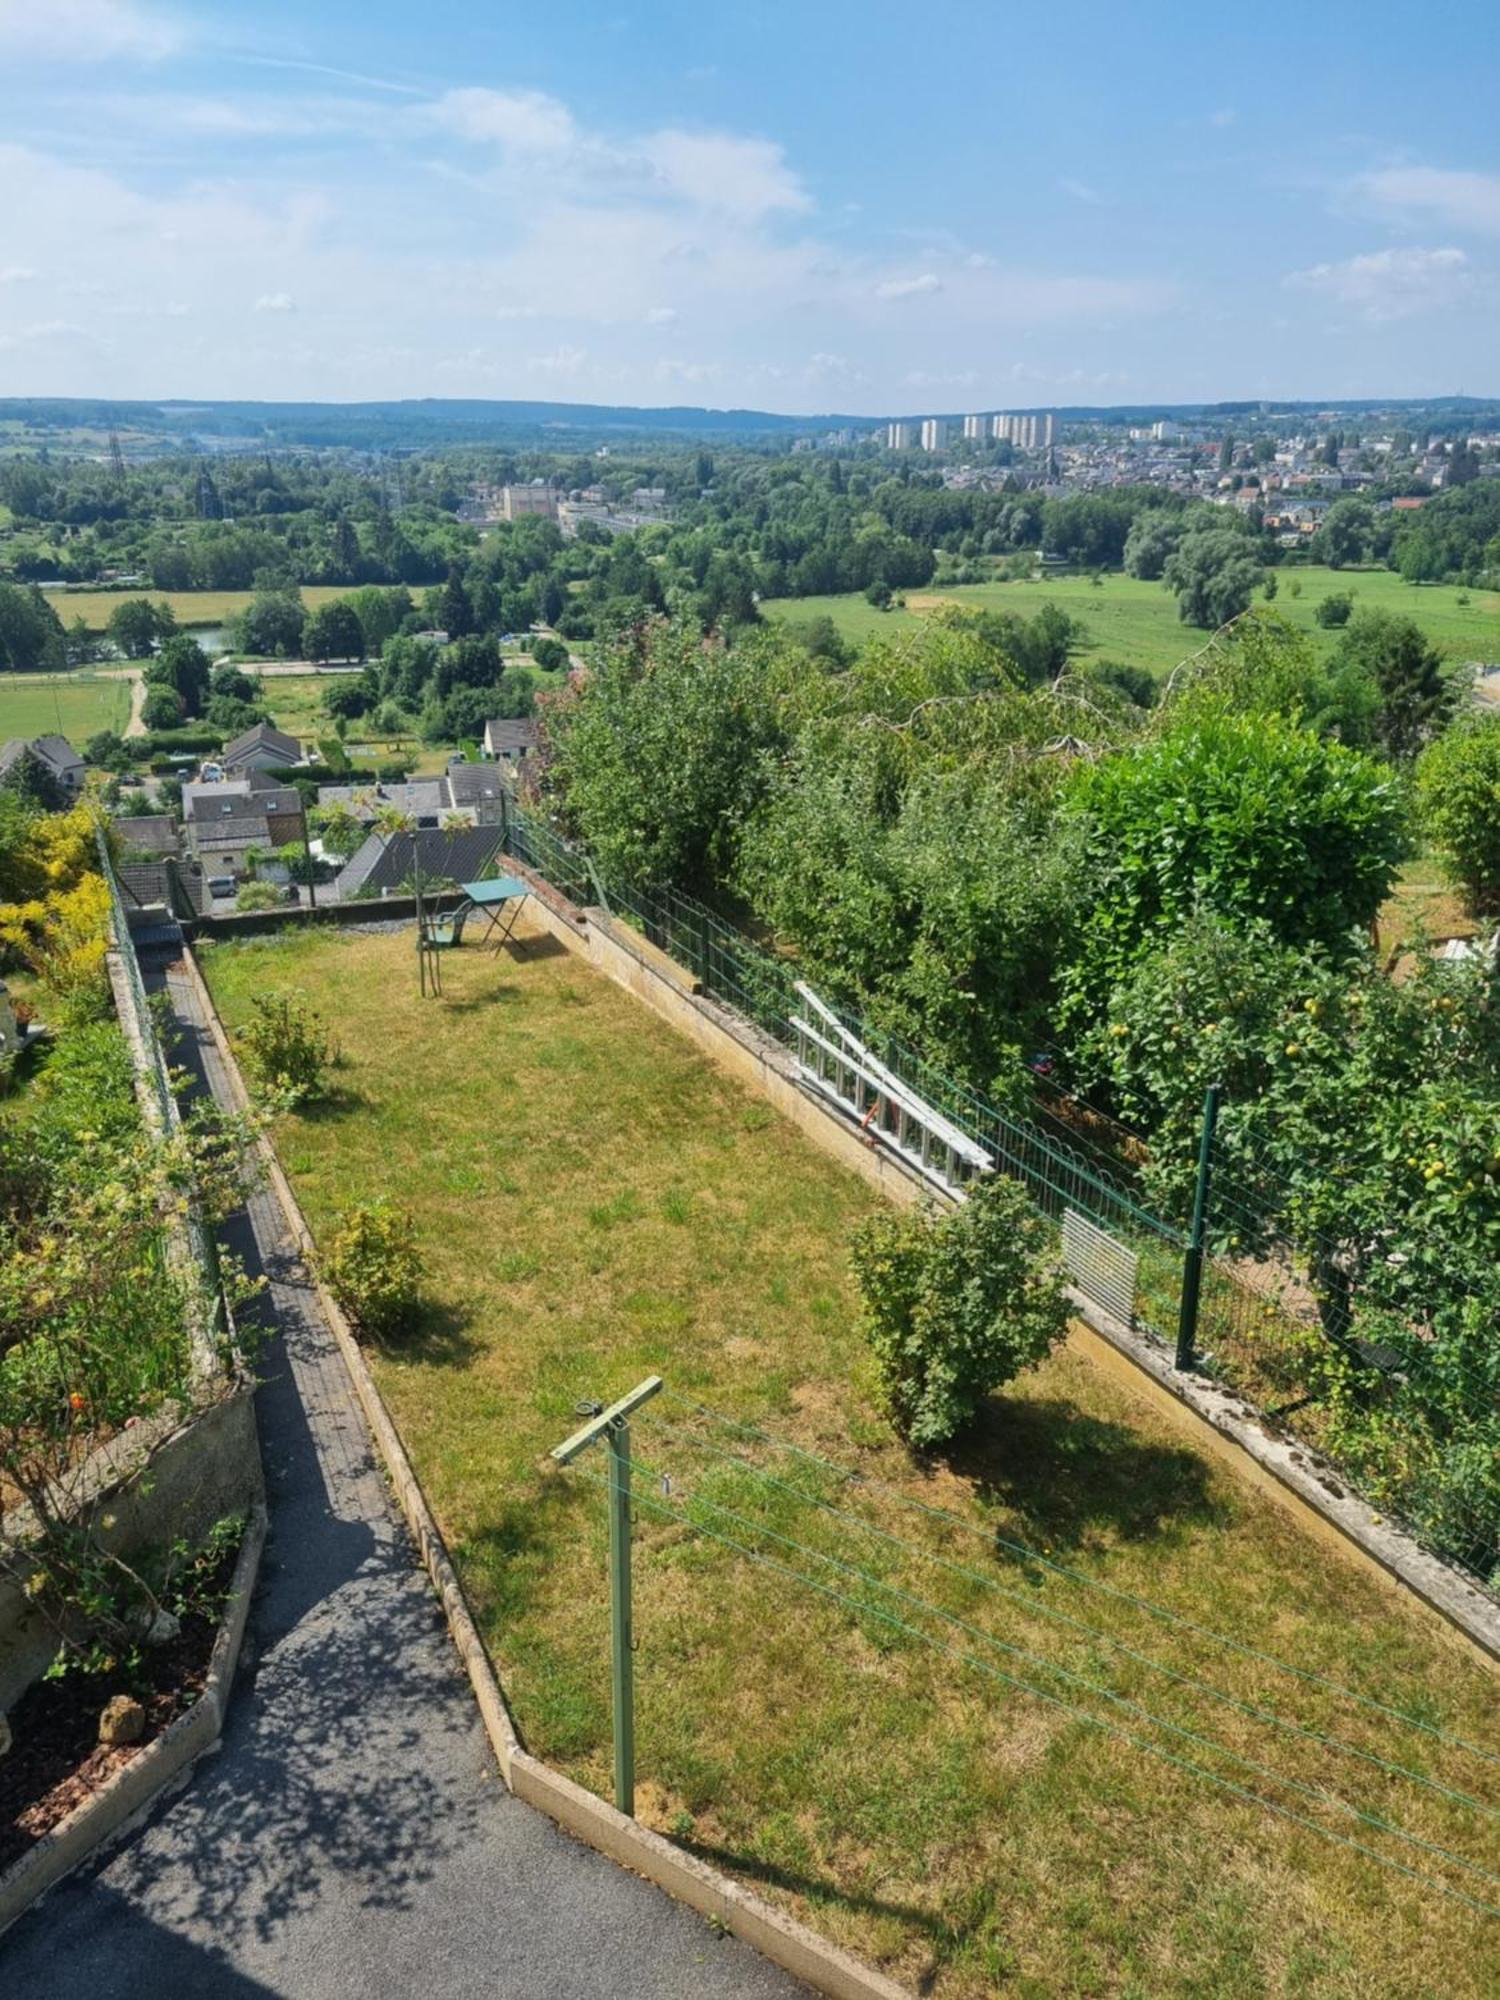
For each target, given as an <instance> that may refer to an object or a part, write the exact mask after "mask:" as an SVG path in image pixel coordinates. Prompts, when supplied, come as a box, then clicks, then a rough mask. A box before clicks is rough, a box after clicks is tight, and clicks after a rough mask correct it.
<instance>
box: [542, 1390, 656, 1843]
mask: <svg viewBox="0 0 1500 2000" xmlns="http://www.w3.org/2000/svg"><path fill="white" fill-rule="evenodd" d="M661 1386H662V1379H661V1377H660V1375H648V1376H647V1377H646V1379H645V1381H644V1382H640V1383H637V1385H636V1386H635V1388H633V1389H632V1390H631V1391H630V1393H629V1395H628V1396H622V1397H621V1398H620V1400H619V1401H618V1402H617V1403H611V1404H610V1406H609V1408H608V1409H607V1410H601V1409H600V1407H599V1405H598V1404H597V1403H587V1404H580V1405H579V1415H580V1416H582V1415H584V1414H587V1416H588V1422H587V1423H585V1425H584V1426H583V1428H582V1430H577V1431H574V1433H573V1435H572V1436H571V1437H570V1438H564V1440H563V1442H562V1443H561V1444H560V1445H556V1446H554V1447H553V1452H552V1456H553V1458H555V1459H556V1461H557V1463H558V1464H559V1465H571V1464H572V1463H573V1461H574V1459H575V1458H577V1457H578V1455H579V1453H580V1452H583V1451H587V1450H588V1448H589V1446H590V1445H591V1444H597V1443H598V1441H599V1440H600V1439H601V1438H603V1439H604V1441H605V1443H606V1444H607V1446H608V1447H609V1609H610V1620H609V1623H610V1639H611V1651H612V1655H613V1668H614V1672H613V1681H614V1688H613V1693H614V1710H615V1716H614V1720H615V1804H616V1805H617V1806H618V1807H619V1809H620V1811H621V1812H622V1813H624V1814H625V1816H626V1818H627V1819H633V1818H634V1817H635V1653H634V1635H633V1633H632V1631H631V1614H630V1418H631V1416H632V1414H633V1413H634V1412H635V1411H636V1410H638V1409H639V1408H640V1407H641V1405H642V1403H649V1402H650V1400H651V1398H652V1397H653V1396H654V1395H656V1393H657V1392H658V1390H659V1389H660V1388H661Z"/></svg>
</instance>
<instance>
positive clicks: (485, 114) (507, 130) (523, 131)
mask: <svg viewBox="0 0 1500 2000" xmlns="http://www.w3.org/2000/svg"><path fill="white" fill-rule="evenodd" d="M428 113H429V115H430V116H431V117H432V118H434V119H436V120H437V122H438V123H439V124H440V125H444V126H446V127H447V128H448V130H449V131H451V132H456V133H457V134H458V136H459V137H460V138H461V139H471V140H474V141H475V142H476V143H479V144H488V145H495V146H502V147H504V148H506V149H507V150H508V151H512V152H517V153H566V152H569V151H570V150H571V149H572V148H573V147H574V146H575V145H576V144H577V143H578V128H577V126H576V125H575V124H574V122H573V114H572V112H570V111H569V109H568V107H567V106H566V105H565V104H563V103H560V102H559V100H558V99H557V98H555V97H549V96H548V95H547V93H546V92H545V91H542V90H481V89H472V90H450V91H448V92H447V93H446V94H445V95H444V96H442V97H440V98H438V99H437V101H436V103H434V104H433V105H431V106H430V107H428Z"/></svg>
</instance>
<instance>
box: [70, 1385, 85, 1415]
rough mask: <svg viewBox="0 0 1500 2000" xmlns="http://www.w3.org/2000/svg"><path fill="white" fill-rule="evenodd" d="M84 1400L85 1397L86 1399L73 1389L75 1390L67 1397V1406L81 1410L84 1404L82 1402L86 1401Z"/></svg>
mask: <svg viewBox="0 0 1500 2000" xmlns="http://www.w3.org/2000/svg"><path fill="white" fill-rule="evenodd" d="M86 1400H87V1399H86V1398H85V1397H83V1396H81V1395H80V1394H79V1393H78V1391H77V1390H76V1389H75V1390H74V1391H73V1393H72V1395H71V1396H69V1398H68V1408H69V1409H70V1410H81V1409H82V1408H83V1406H84V1403H85V1401H86Z"/></svg>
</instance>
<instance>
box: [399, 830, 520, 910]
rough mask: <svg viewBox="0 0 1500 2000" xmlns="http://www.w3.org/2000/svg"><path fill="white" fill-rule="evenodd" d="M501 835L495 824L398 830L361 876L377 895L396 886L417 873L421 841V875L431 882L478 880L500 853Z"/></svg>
mask: <svg viewBox="0 0 1500 2000" xmlns="http://www.w3.org/2000/svg"><path fill="white" fill-rule="evenodd" d="M503 837H504V836H503V835H502V833H501V831H500V828H499V827H498V826H465V827H458V828H456V829H454V830H453V831H451V832H449V831H445V830H444V829H443V828H441V827H438V828H435V829H432V830H431V831H428V832H424V833H416V834H411V833H398V834H396V835H394V836H393V838H392V839H391V840H390V841H389V842H388V844H387V846H386V848H385V851H384V852H383V853H382V854H381V855H380V857H379V859H378V860H377V861H376V863H375V866H374V867H373V868H372V869H371V870H370V872H369V874H368V875H367V876H366V877H365V878H364V879H365V881H366V883H367V884H368V885H369V887H370V888H372V889H373V890H374V891H375V893H376V894H377V895H378V894H379V893H380V891H381V890H382V889H399V888H400V887H401V886H402V884H403V883H405V882H407V881H408V880H409V879H410V878H411V877H412V876H413V875H414V874H415V873H416V856H417V844H418V843H419V842H420V852H421V858H422V874H423V876H424V878H426V879H427V880H429V881H431V882H432V883H433V884H434V885H435V884H437V883H438V882H441V881H449V882H477V881H478V880H479V878H480V876H481V875H483V873H484V871H485V869H486V868H487V867H488V866H489V864H490V863H491V862H492V861H493V860H494V858H495V856H496V855H497V854H498V853H499V851H500V842H501V840H502V838H503Z"/></svg>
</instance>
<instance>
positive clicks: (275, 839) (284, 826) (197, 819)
mask: <svg viewBox="0 0 1500 2000" xmlns="http://www.w3.org/2000/svg"><path fill="white" fill-rule="evenodd" d="M182 810H183V818H184V828H185V832H186V834H187V843H188V849H189V852H190V853H192V854H193V855H195V856H196V857H197V858H198V860H200V861H201V862H202V864H203V867H204V871H205V873H207V874H209V875H242V874H244V873H245V859H246V856H247V855H248V854H249V853H250V852H251V851H252V850H254V851H255V852H257V853H260V854H269V853H271V852H272V851H273V850H274V849H276V848H279V847H286V846H289V845H294V844H298V843H300V842H302V841H303V840H305V839H306V837H307V819H306V815H305V814H304V813H303V810H302V794H301V793H300V792H299V791H298V790H297V788H296V786H295V785H264V784H256V783H254V782H253V781H252V780H251V779H250V778H222V779H220V780H219V781H218V782H217V783H216V784H215V783H210V784H202V783H199V784H189V785H184V786H183V788H182Z"/></svg>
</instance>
